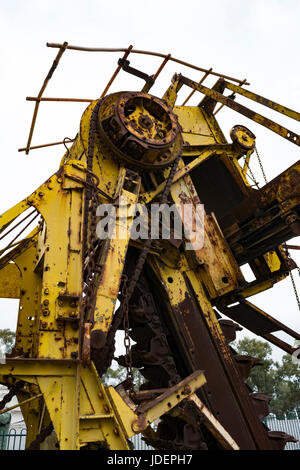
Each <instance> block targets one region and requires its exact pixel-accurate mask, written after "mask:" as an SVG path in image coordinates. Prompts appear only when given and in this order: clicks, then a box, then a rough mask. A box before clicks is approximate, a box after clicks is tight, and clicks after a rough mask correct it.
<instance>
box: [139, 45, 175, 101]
mask: <svg viewBox="0 0 300 470" xmlns="http://www.w3.org/2000/svg"><path fill="white" fill-rule="evenodd" d="M170 57H171V54H168V55H167V57H166V58H165V59H164V60H163V61H162V63H161V64H160V66H159V67H158V69H157V71H156V72H155V74H154V75H153V76H152V78H153V83H152V84H151V85H149V83H145V85H144V86H143V88H142V92H143V93H148V92H149V90H150V88H151V87H152V85H154V83H155V80H156V79H157V77H158V76H159V74H160V72H161V71H162V69H163V68H164V66H165V65H166V64H167V63H168V61H169V60H170Z"/></svg>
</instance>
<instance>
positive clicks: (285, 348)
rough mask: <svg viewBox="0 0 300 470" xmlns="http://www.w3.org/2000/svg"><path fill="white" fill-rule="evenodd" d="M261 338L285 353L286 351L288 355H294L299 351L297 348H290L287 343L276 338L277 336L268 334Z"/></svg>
mask: <svg viewBox="0 0 300 470" xmlns="http://www.w3.org/2000/svg"><path fill="white" fill-rule="evenodd" d="M261 336H262V338H265V339H266V340H267V341H269V342H270V343H272V344H274V345H275V346H277V347H278V348H280V349H282V350H283V351H285V352H286V353H288V354H293V353H294V352H295V351H296V350H297V348H293V347H292V346H290V345H289V344H288V343H286V342H285V341H282V340H281V339H279V338H276V336H274V335H271V334H270V333H267V334H265V335H261Z"/></svg>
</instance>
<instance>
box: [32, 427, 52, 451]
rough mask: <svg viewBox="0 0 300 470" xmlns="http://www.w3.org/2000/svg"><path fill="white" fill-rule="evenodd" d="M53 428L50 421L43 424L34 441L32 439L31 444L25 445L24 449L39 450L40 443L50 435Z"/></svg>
mask: <svg viewBox="0 0 300 470" xmlns="http://www.w3.org/2000/svg"><path fill="white" fill-rule="evenodd" d="M53 429H54V427H53V424H52V423H50V424H48V426H45V427H44V428H43V429H42V430H41V432H40V433H39V434H38V435H37V437H36V438H35V439H34V441H32V442H31V444H30V445H29V446H28V447H27V449H26V450H39V448H40V445H41V444H42V442H44V440H45V439H46V437H48V436H50V434H51V433H52V431H53Z"/></svg>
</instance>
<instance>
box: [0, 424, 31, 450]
mask: <svg viewBox="0 0 300 470" xmlns="http://www.w3.org/2000/svg"><path fill="white" fill-rule="evenodd" d="M26 434H27V432H26V429H21V430H16V429H14V428H10V430H9V431H8V433H7V434H3V433H0V449H1V450H24V449H25V444H26Z"/></svg>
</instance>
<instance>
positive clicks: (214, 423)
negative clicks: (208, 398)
mask: <svg viewBox="0 0 300 470" xmlns="http://www.w3.org/2000/svg"><path fill="white" fill-rule="evenodd" d="M187 400H188V401H189V402H192V403H193V404H194V405H195V406H196V408H197V410H198V412H199V414H200V416H201V417H202V419H203V422H204V425H205V426H206V427H207V429H209V431H210V432H211V433H212V434H213V435H214V436H215V438H216V439H217V441H218V442H219V443H220V444H221V446H222V447H223V449H227V450H240V448H239V446H238V445H237V443H236V442H235V440H234V439H233V438H232V437H231V436H230V434H229V433H228V432H227V431H226V429H224V427H223V426H222V425H221V423H220V422H219V421H218V420H217V419H216V418H215V417H214V415H213V414H212V413H211V412H210V411H209V409H208V408H207V407H206V406H205V405H204V403H202V401H201V400H200V399H199V397H198V396H197V395H196V394H195V393H193V395H191V396H190V397H189V398H188V399H187Z"/></svg>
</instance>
